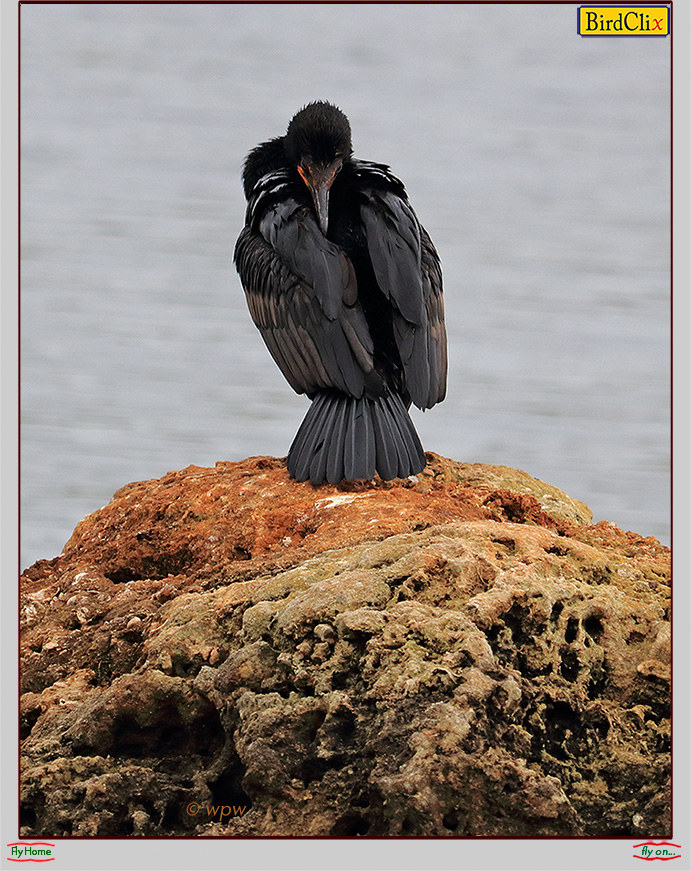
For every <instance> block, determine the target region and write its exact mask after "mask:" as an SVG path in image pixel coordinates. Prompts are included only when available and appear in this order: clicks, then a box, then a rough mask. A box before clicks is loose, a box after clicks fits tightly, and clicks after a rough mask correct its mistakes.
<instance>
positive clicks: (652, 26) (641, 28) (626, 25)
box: [577, 6, 670, 37]
mask: <svg viewBox="0 0 691 871" xmlns="http://www.w3.org/2000/svg"><path fill="white" fill-rule="evenodd" d="M577 12H578V32H579V34H580V35H581V36H639V37H640V36H668V35H669V32H670V16H669V7H668V6H579V7H578V11H577Z"/></svg>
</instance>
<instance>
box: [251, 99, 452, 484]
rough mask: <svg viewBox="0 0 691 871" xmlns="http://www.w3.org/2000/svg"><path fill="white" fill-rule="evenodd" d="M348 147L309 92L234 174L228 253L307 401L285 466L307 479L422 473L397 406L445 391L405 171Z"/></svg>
mask: <svg viewBox="0 0 691 871" xmlns="http://www.w3.org/2000/svg"><path fill="white" fill-rule="evenodd" d="M352 152H353V148H352V144H351V133H350V123H349V122H348V119H347V117H346V116H345V115H344V114H343V112H341V110H340V109H338V108H337V107H336V106H333V105H332V104H330V103H326V102H321V101H320V102H315V103H310V104H309V105H307V106H305V107H304V108H303V109H301V110H300V111H299V112H298V113H297V114H296V115H295V116H294V117H293V119H292V121H291V122H290V124H289V125H288V130H287V132H286V135H285V136H280V137H278V138H276V139H271V140H269V141H268V142H264V143H262V144H261V145H258V146H257V147H256V148H254V149H253V150H252V151H250V153H249V155H248V156H247V160H246V161H245V165H244V170H243V175H242V179H243V186H244V190H245V196H246V198H247V203H248V205H247V213H246V223H245V227H244V228H243V230H242V232H241V233H240V236H239V238H238V240H237V244H236V246H235V264H236V267H237V270H238V273H239V274H240V279H241V281H242V285H243V287H244V289H245V294H246V296H247V303H248V305H249V310H250V313H251V315H252V318H253V320H254V323H255V324H256V325H257V327H258V328H259V330H260V332H261V334H262V336H263V338H264V341H265V342H266V345H267V347H268V349H269V351H270V352H271V355H272V356H273V358H274V360H275V361H276V363H277V364H278V366H279V368H280V369H281V372H283V374H284V376H285V377H286V379H287V380H288V382H289V384H290V385H291V387H293V389H294V390H295V391H297V392H298V393H306V394H307V396H309V398H310V399H311V400H312V405H311V406H310V408H309V410H308V411H307V414H306V415H305V419H304V420H303V422H302V424H301V425H300V429H299V430H298V432H297V435H296V436H295V440H294V441H293V444H292V445H291V448H290V452H289V453H288V460H287V465H288V471H289V473H290V474H291V475H292V476H293V477H294V478H296V479H297V480H298V481H306V480H308V479H309V480H311V481H312V483H313V484H321V483H322V482H323V481H324V479H326V480H327V481H330V482H331V483H333V484H337V483H339V482H340V481H341V480H343V479H344V478H345V479H347V480H353V479H358V478H365V479H371V478H373V477H374V475H375V472H377V473H378V474H379V476H380V477H381V478H383V479H384V480H390V479H392V478H405V477H407V476H409V475H414V474H415V473H416V472H419V471H421V470H422V469H423V468H424V467H425V463H426V460H425V454H424V451H423V449H422V445H421V444H420V439H419V438H418V435H417V433H416V431H415V428H414V426H413V423H412V421H411V420H410V417H409V415H408V408H409V407H410V403H411V401H412V402H414V403H415V405H417V406H418V408H422V409H426V408H431V407H432V406H433V405H435V403H437V402H441V400H442V399H443V398H444V395H445V392H446V330H445V327H444V306H443V300H442V277H441V266H440V263H439V256H438V254H437V252H436V250H435V248H434V245H433V244H432V240H431V239H430V237H429V236H428V235H427V233H426V231H425V229H424V228H423V227H422V226H421V224H420V222H419V221H418V219H417V217H416V215H415V212H414V211H413V210H412V208H411V206H410V204H409V202H408V197H407V195H406V192H405V188H404V187H403V184H402V182H401V181H399V179H397V178H396V177H395V176H394V175H393V174H392V173H391V171H390V170H389V168H388V166H384V165H383V164H380V163H370V162H369V161H365V160H356V159H355V158H353V156H352Z"/></svg>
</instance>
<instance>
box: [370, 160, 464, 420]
mask: <svg viewBox="0 0 691 871" xmlns="http://www.w3.org/2000/svg"><path fill="white" fill-rule="evenodd" d="M361 166H364V164H361ZM381 169H383V168H381ZM381 169H380V168H378V167H377V168H376V169H375V171H374V175H375V176H376V175H377V174H379V175H383V172H381ZM363 174H364V173H363ZM390 179H391V180H392V182H395V183H397V184H398V185H400V182H398V180H397V179H395V178H394V177H393V176H390ZM400 189H401V191H402V190H403V188H402V185H401V186H400ZM363 193H364V194H365V200H364V202H363V204H362V206H361V210H360V212H361V216H362V221H363V224H364V227H365V230H366V234H367V246H368V251H369V255H370V259H371V261H372V266H373V268H374V274H375V276H376V278H377V283H378V284H379V287H380V289H381V291H382V292H383V293H384V295H385V296H386V297H387V298H388V299H389V300H391V302H392V304H393V327H394V336H395V339H396V345H397V347H398V351H399V354H400V356H401V363H402V364H403V371H404V373H405V379H406V388H407V390H408V393H409V394H410V397H411V399H412V401H413V402H414V403H415V405H417V406H418V407H419V408H423V409H424V408H431V407H432V406H433V405H435V403H437V402H440V401H441V400H442V399H443V398H444V395H445V392H446V369H447V365H446V330H445V327H444V305H443V299H442V277H441V266H440V263H439V256H438V254H437V252H436V250H435V248H434V245H433V244H432V240H431V239H430V237H429V236H428V234H427V232H426V231H425V229H424V228H423V227H422V226H421V225H420V223H419V221H418V219H417V216H416V215H415V212H414V211H413V210H412V208H411V207H410V205H409V203H408V202H407V200H406V199H405V198H404V197H405V194H402V196H401V195H399V194H397V193H396V192H395V189H394V190H381V189H379V186H378V185H376V184H373V185H372V187H371V188H368V187H367V186H366V185H364V186H363Z"/></svg>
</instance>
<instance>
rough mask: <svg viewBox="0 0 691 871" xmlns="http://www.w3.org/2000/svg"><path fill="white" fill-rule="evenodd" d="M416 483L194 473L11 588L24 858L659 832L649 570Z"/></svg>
mask: <svg viewBox="0 0 691 871" xmlns="http://www.w3.org/2000/svg"><path fill="white" fill-rule="evenodd" d="M428 459H429V464H428V467H427V469H426V470H425V471H424V472H423V473H421V474H420V475H419V476H417V478H415V479H411V480H407V481H395V482H388V483H384V482H376V483H373V482H359V483H350V484H344V485H342V486H339V487H334V486H331V485H323V486H321V487H313V486H312V485H311V484H308V483H307V484H298V483H296V482H295V481H292V480H291V479H290V478H289V477H288V475H287V473H286V471H285V468H284V465H283V462H282V461H280V460H276V459H272V458H268V457H255V458H252V459H249V460H246V461H244V462H241V463H219V464H217V466H216V468H214V469H203V468H197V467H189V468H187V469H185V470H183V471H180V472H171V473H170V474H168V475H166V476H165V477H163V478H161V479H159V480H153V481H145V482H141V483H136V484H130V485H128V486H127V487H124V488H122V489H121V490H119V491H118V492H117V493H116V494H115V496H114V497H113V499H112V501H111V502H110V503H109V504H108V505H107V506H105V507H104V508H102V509H101V510H100V511H97V512H95V513H94V514H92V515H90V516H89V517H87V518H86V519H85V520H83V521H82V522H81V523H80V524H79V525H78V526H77V528H76V530H75V531H74V534H73V535H72V538H71V539H70V541H69V542H68V543H67V545H66V547H65V549H64V551H63V553H62V554H61V555H60V556H59V557H57V558H56V559H53V560H50V561H45V560H42V561H40V562H38V563H36V564H35V565H34V566H32V567H31V568H30V569H27V571H26V572H24V574H23V576H22V584H21V620H22V640H21V646H22V698H21V715H22V812H21V824H22V836H23V837H39V836H41V837H56V836H60V835H72V836H93V835H99V836H118V835H128V834H131V835H141V836H147V835H148V836H151V835H168V836H170V835H180V836H190V835H207V836H208V835H212V836H219V837H228V836H243V837H247V836H253V835H294V836H306V835H335V836H349V835H371V836H372V835H373V836H377V835H378V836H381V835H391V836H402V835H403V836H405V835H416V836H420V835H429V836H440V835H447V836H473V835H491V836H497V835H511V836H520V835H528V836H533V837H539V836H573V835H584V836H587V835H590V836H593V835H595V836H613V835H621V836H629V837H665V836H668V835H669V830H670V824H669V810H670V808H669V805H670V797H669V785H668V781H669V749H670V748H669V661H670V640H669V594H670V587H669V584H670V578H669V568H670V567H669V552H668V550H667V549H666V548H664V547H663V546H661V545H660V544H659V543H658V542H657V541H656V540H655V539H653V538H642V537H641V536H638V535H635V534H633V533H629V532H623V531H622V530H620V529H618V528H617V527H615V526H614V525H613V524H610V523H606V522H602V523H598V524H596V525H591V517H590V512H589V511H588V509H587V507H586V506H585V505H583V504H582V503H579V502H577V501H575V500H573V499H570V498H569V497H568V496H567V495H566V494H564V493H562V492H561V491H559V490H557V489H555V488H554V487H550V486H549V485H547V484H544V483H543V482H541V481H537V480H536V479H534V478H531V477H530V476H528V475H526V474H525V473H523V472H519V471H516V470H514V469H509V468H506V467H500V466H484V465H467V464H463V463H456V462H453V461H451V460H446V459H443V458H442V457H438V456H436V455H433V454H430V455H428Z"/></svg>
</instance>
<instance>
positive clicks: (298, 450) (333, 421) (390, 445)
mask: <svg viewBox="0 0 691 871" xmlns="http://www.w3.org/2000/svg"><path fill="white" fill-rule="evenodd" d="M425 464H426V460H425V453H424V451H423V449H422V445H421V444H420V439H419V437H418V434H417V433H416V432H415V427H414V426H413V422H412V421H411V419H410V416H409V415H408V411H407V409H406V407H405V404H404V402H403V400H402V399H401V397H400V396H398V395H397V394H394V393H390V394H388V395H386V396H382V397H377V398H374V399H371V398H368V397H362V398H360V399H357V398H355V397H353V396H347V395H346V394H344V393H339V392H337V391H324V392H322V393H319V394H318V395H317V396H316V397H315V399H314V401H313V402H312V405H311V406H310V408H309V410H308V412H307V414H306V415H305V419H304V420H303V421H302V424H301V425H300V429H299V430H298V432H297V435H296V436H295V439H294V441H293V444H292V445H291V447H290V451H289V453H288V461H287V465H288V471H289V472H290V474H291V475H292V476H293V478H295V479H296V480H298V481H308V480H309V481H311V482H312V483H313V484H321V483H322V482H323V481H324V480H327V481H329V482H330V483H331V484H338V483H340V482H341V481H342V480H343V479H344V478H345V479H346V480H349V481H352V480H357V479H360V478H364V479H366V480H369V479H371V478H373V477H374V475H375V472H376V473H378V474H379V476H380V477H381V478H383V479H384V480H385V481H389V480H391V479H392V478H407V477H408V476H409V475H415V474H416V473H417V472H420V471H422V469H424V467H425Z"/></svg>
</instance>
